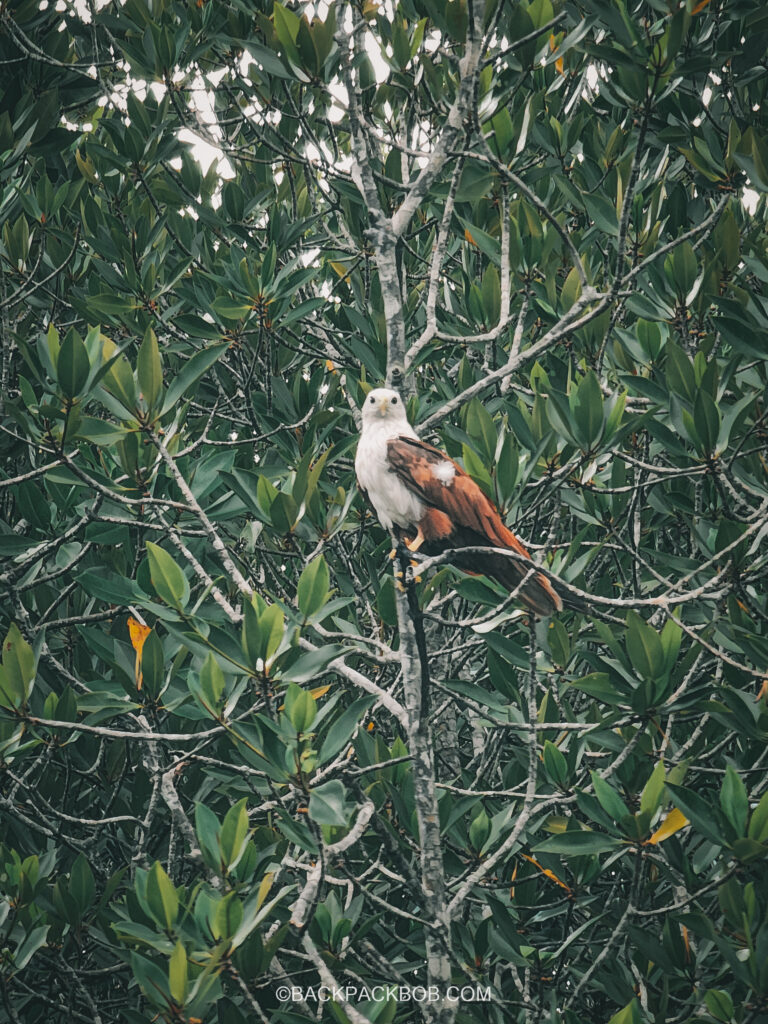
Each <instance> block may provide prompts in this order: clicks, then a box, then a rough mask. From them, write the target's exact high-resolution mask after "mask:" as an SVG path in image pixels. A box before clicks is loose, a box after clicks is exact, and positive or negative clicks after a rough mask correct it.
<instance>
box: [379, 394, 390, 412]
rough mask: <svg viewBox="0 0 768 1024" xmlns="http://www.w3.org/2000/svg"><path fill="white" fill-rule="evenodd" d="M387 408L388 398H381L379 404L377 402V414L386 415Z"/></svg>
mask: <svg viewBox="0 0 768 1024" xmlns="http://www.w3.org/2000/svg"><path fill="white" fill-rule="evenodd" d="M388 408H389V399H388V398H382V399H381V400H380V402H379V412H380V413H381V415H382V416H383V415H384V414H385V413H386V411H387V409H388Z"/></svg>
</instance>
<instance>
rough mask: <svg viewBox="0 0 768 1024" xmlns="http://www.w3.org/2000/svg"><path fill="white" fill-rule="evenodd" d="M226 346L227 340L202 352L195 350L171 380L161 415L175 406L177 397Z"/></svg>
mask: <svg viewBox="0 0 768 1024" xmlns="http://www.w3.org/2000/svg"><path fill="white" fill-rule="evenodd" d="M228 348H229V342H225V343H224V344H222V345H211V346H210V348H206V349H203V350H202V352H196V353H195V354H194V355H193V356H192V358H191V359H190V360H189V361H188V362H186V363H185V364H184V366H183V368H182V370H181V373H178V374H176V376H174V378H173V380H172V381H171V384H170V386H169V388H168V391H167V393H166V396H165V401H164V403H163V409H162V415H165V413H166V412H168V411H169V410H170V409H173V408H175V406H176V403H177V402H178V401H179V399H180V398H181V397H182V396H183V395H185V394H186V393H187V391H188V390H189V389H190V388H191V387H192V385H193V384H194V383H195V382H196V381H198V380H199V379H200V377H202V376H203V374H204V373H205V372H206V370H208V369H210V367H211V366H213V364H214V363H215V362H217V361H218V360H219V359H220V358H221V356H223V355H224V353H225V352H226V351H227V349H228Z"/></svg>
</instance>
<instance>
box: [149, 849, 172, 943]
mask: <svg viewBox="0 0 768 1024" xmlns="http://www.w3.org/2000/svg"><path fill="white" fill-rule="evenodd" d="M147 903H148V905H149V908H150V910H151V912H152V916H153V917H154V919H155V920H156V921H157V923H158V924H159V925H160V926H161V928H163V929H164V930H165V931H166V932H172V931H173V927H174V925H175V924H176V918H177V917H178V914H179V898H178V896H177V895H176V888H175V887H174V884H173V882H172V881H171V880H170V878H169V877H168V875H167V874H166V873H165V871H164V869H163V866H162V864H160V862H159V861H157V860H156V861H155V863H154V864H153V865H152V867H151V868H150V869H149V872H148V873H147Z"/></svg>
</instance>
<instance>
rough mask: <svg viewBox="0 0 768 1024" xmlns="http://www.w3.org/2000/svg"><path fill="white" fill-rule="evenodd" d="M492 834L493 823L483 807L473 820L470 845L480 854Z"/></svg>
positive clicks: (470, 828)
mask: <svg viewBox="0 0 768 1024" xmlns="http://www.w3.org/2000/svg"><path fill="white" fill-rule="evenodd" d="M490 832H491V821H490V818H489V817H488V814H487V813H486V811H485V808H484V807H483V808H481V810H480V813H479V814H478V815H477V816H476V817H475V818H473V819H472V822H471V824H470V826H469V843H470V846H471V847H472V849H473V850H475V851H477V852H478V853H479V852H480V851H481V850H482V848H483V846H484V845H485V841H486V839H487V838H488V836H489V835H490Z"/></svg>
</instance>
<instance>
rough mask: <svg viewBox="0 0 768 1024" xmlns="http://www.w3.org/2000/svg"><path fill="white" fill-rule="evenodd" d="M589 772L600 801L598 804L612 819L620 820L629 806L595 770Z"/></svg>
mask: <svg viewBox="0 0 768 1024" xmlns="http://www.w3.org/2000/svg"><path fill="white" fill-rule="evenodd" d="M589 774H590V776H591V778H592V785H593V787H594V790H595V796H596V797H597V799H598V801H599V802H600V806H601V807H602V808H603V810H604V811H607V813H608V814H610V816H611V817H612V818H613V820H614V821H616V822H620V821H621V819H622V818H624V817H626V816H627V815H628V814H629V808H628V807H627V805H626V804H625V803H624V801H623V800H622V799H621V797H620V796H619V794H618V793H617V792H616V790H615V789H614V788H613V786H611V785H610V783H608V782H606V781H605V779H603V778H601V776H600V775H598V773H597V772H590V773H589Z"/></svg>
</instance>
